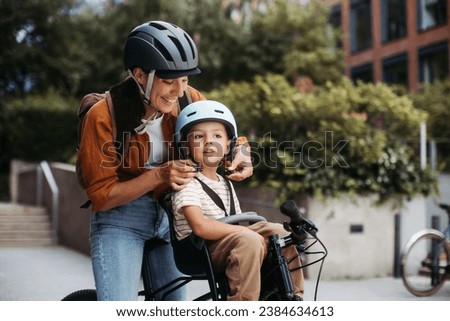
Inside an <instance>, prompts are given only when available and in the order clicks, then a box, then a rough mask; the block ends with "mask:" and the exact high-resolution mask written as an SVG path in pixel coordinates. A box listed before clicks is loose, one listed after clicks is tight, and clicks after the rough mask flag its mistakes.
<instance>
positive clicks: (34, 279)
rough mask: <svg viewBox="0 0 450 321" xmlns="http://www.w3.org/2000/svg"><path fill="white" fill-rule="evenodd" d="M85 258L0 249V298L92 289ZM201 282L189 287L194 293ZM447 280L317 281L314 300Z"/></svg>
mask: <svg viewBox="0 0 450 321" xmlns="http://www.w3.org/2000/svg"><path fill="white" fill-rule="evenodd" d="M314 286H315V280H307V282H306V292H307V294H306V295H305V300H309V301H311V300H313V298H314ZM93 287H94V281H93V277H92V271H91V265H90V259H89V257H87V256H85V255H83V254H80V253H78V252H75V251H72V250H70V249H67V248H64V247H59V246H56V247H38V248H0V301H59V300H61V299H62V298H63V297H64V296H65V295H67V294H68V293H70V292H73V291H76V290H79V289H85V288H93ZM204 287H205V284H204V283H197V284H193V285H191V286H190V287H189V290H188V291H189V292H188V293H189V295H190V296H191V295H195V294H196V293H197V292H198V291H199V290H200V289H201V288H204ZM449 299H450V281H448V282H447V283H446V284H445V285H444V288H443V289H441V290H440V291H439V292H438V293H437V294H435V295H434V296H432V297H427V298H417V297H414V296H413V295H411V294H409V292H407V291H406V289H405V288H404V287H403V285H402V282H401V280H400V279H394V278H390V277H387V278H379V279H368V280H353V281H348V280H346V281H321V282H320V285H319V290H318V295H317V300H318V301H410V300H417V301H430V300H433V301H436V300H439V301H448V300H449Z"/></svg>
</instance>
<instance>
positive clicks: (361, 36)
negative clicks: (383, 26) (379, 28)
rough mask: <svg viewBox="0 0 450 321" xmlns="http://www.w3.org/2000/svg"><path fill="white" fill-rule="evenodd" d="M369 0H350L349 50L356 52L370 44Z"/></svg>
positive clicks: (370, 20) (370, 18) (370, 17)
mask: <svg viewBox="0 0 450 321" xmlns="http://www.w3.org/2000/svg"><path fill="white" fill-rule="evenodd" d="M371 27H372V15H371V8H370V0H351V2H350V50H351V52H352V53H353V52H357V51H360V50H364V49H367V48H370V47H371V46H372V29H371Z"/></svg>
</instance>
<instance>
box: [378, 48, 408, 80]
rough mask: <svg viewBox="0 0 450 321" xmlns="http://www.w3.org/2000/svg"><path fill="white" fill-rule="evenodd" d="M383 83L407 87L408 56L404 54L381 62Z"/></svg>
mask: <svg viewBox="0 0 450 321" xmlns="http://www.w3.org/2000/svg"><path fill="white" fill-rule="evenodd" d="M383 82H385V83H388V84H401V85H405V86H406V87H408V56H407V55H406V53H405V54H401V55H397V56H395V57H389V58H386V59H384V60H383Z"/></svg>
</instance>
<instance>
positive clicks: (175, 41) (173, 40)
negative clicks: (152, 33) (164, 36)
mask: <svg viewBox="0 0 450 321" xmlns="http://www.w3.org/2000/svg"><path fill="white" fill-rule="evenodd" d="M169 38H170V40H172V42H173V43H174V44H175V46H177V48H178V52H179V53H180V56H181V59H182V60H183V61H187V57H186V52H185V51H184V48H183V46H182V45H181V43H180V40H178V39H177V38H175V37H171V36H169Z"/></svg>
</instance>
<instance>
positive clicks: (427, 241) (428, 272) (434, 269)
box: [400, 229, 450, 297]
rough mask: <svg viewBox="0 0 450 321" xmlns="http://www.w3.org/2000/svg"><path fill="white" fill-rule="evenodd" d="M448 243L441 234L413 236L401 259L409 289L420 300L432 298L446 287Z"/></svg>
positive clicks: (435, 231) (435, 232)
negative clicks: (426, 297)
mask: <svg viewBox="0 0 450 321" xmlns="http://www.w3.org/2000/svg"><path fill="white" fill-rule="evenodd" d="M449 253H450V249H449V245H448V243H447V240H446V238H445V236H444V234H442V233H441V232H439V231H437V230H431V229H430V230H424V231H420V232H417V233H416V234H414V235H413V236H412V238H411V239H410V241H409V242H408V244H407V245H406V247H405V250H404V252H403V254H402V257H401V263H400V271H401V277H402V280H403V284H404V285H405V287H406V289H407V290H408V291H409V292H411V293H412V294H413V295H415V296H418V297H423V296H430V295H432V294H434V293H436V292H437V291H439V289H440V288H441V287H442V286H443V285H444V282H445V278H446V273H447V272H446V271H447V270H448V266H449V265H450V258H449V255H450V254H449Z"/></svg>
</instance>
